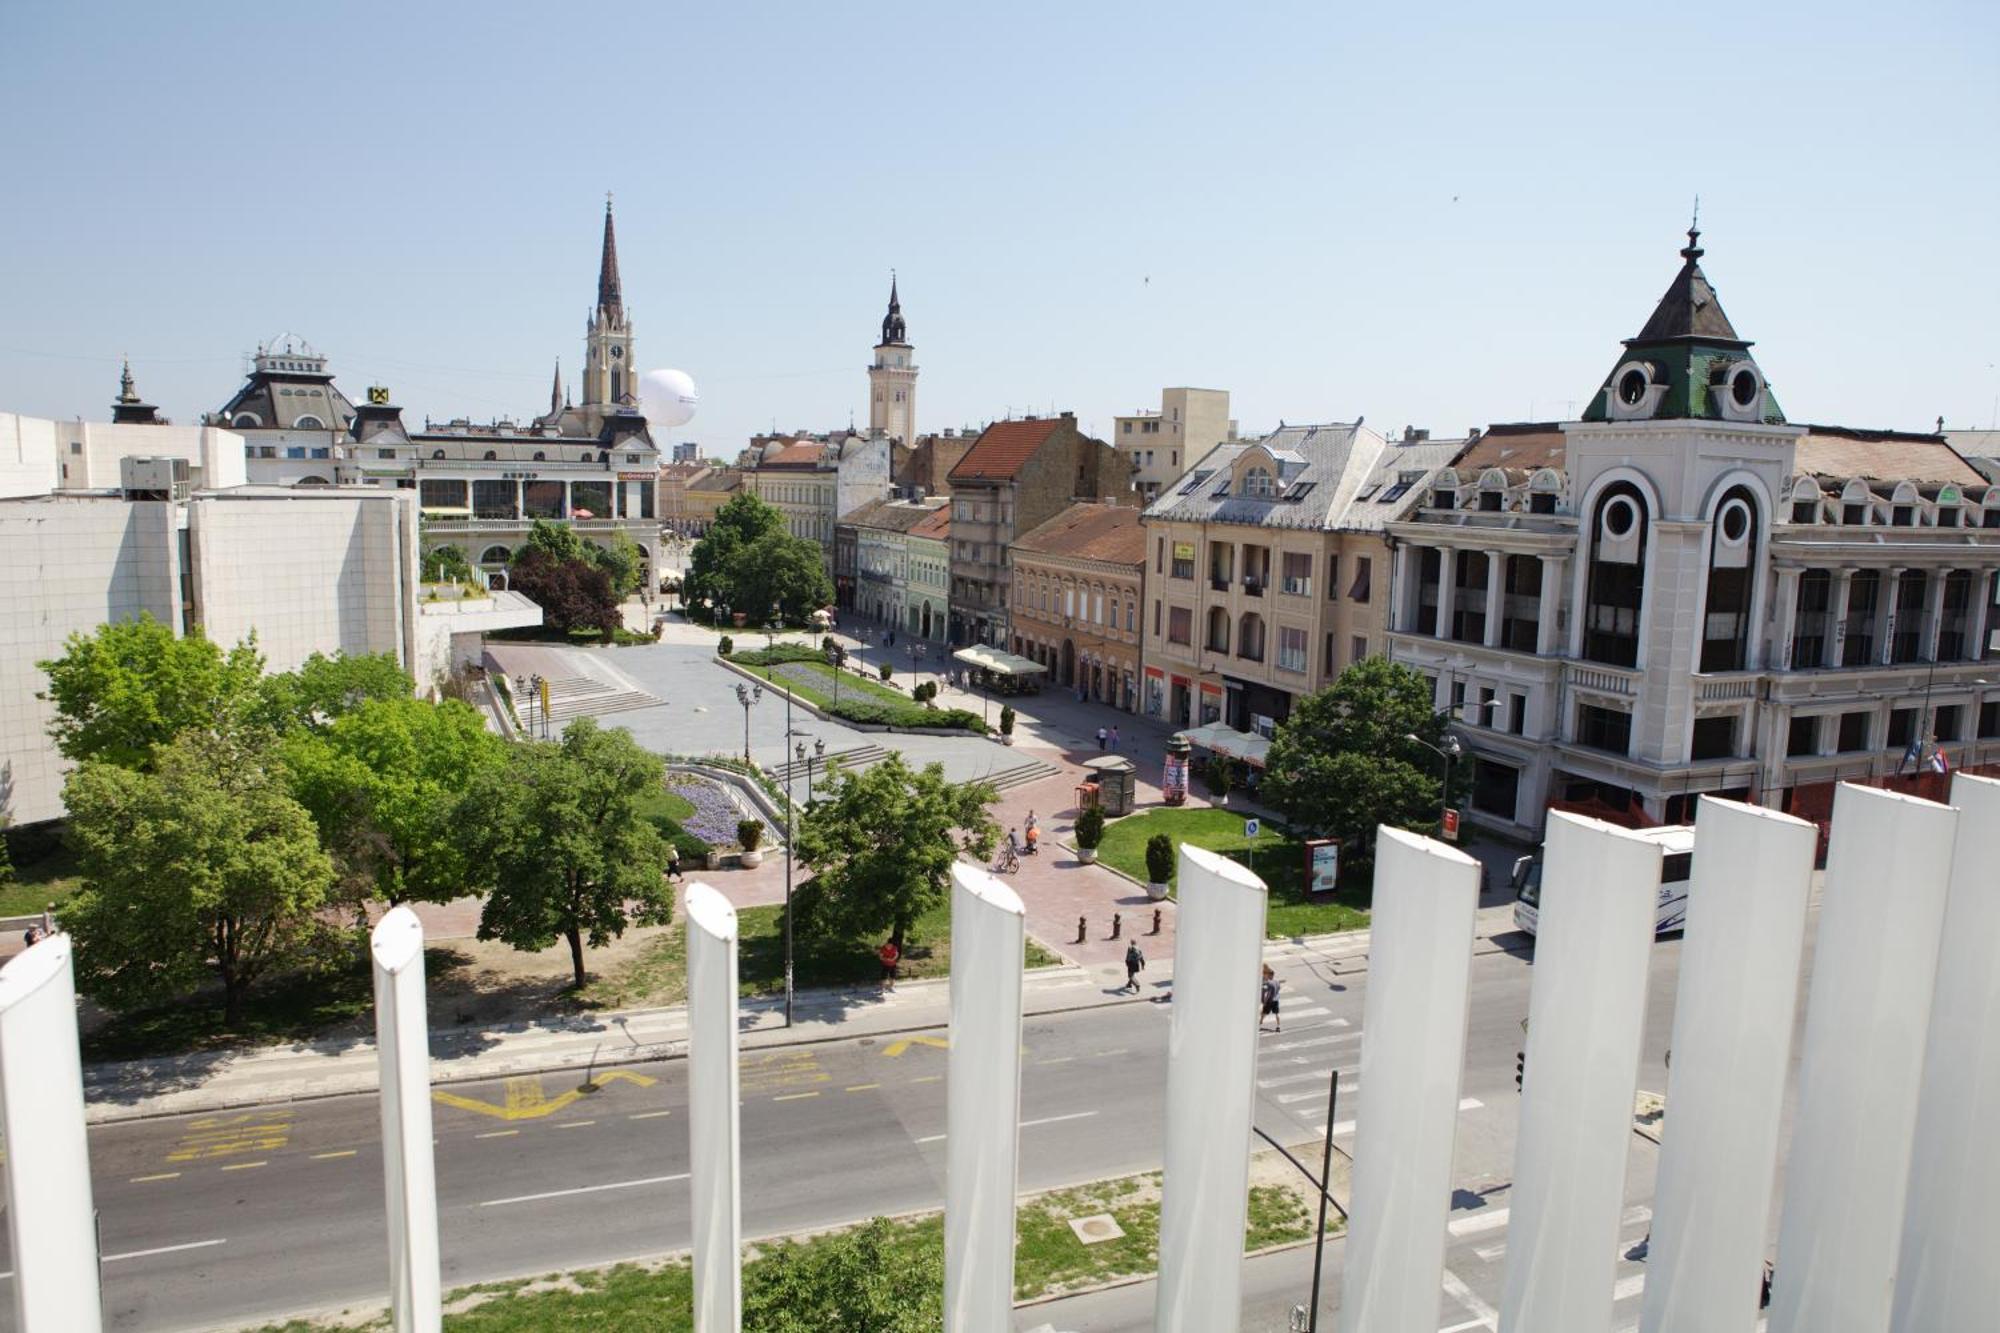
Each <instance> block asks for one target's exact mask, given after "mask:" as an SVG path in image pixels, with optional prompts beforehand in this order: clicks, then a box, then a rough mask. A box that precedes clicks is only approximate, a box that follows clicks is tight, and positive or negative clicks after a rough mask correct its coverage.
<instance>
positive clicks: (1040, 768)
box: [986, 759, 1062, 791]
mask: <svg viewBox="0 0 2000 1333" xmlns="http://www.w3.org/2000/svg"><path fill="white" fill-rule="evenodd" d="M1061 771H1062V770H1061V769H1059V768H1057V767H1056V766H1055V765H1054V764H1048V763H1043V762H1042V761H1041V760H1039V759H1027V760H1023V761H1022V762H1021V763H1018V764H1015V765H1014V766H1013V767H1012V768H1003V769H1001V770H1000V771H998V772H997V773H995V774H993V775H992V776H991V777H989V778H987V779H986V781H987V782H989V783H991V784H992V785H993V789H994V790H995V791H1009V790H1011V789H1012V788H1015V787H1025V786H1027V785H1028V784H1029V783H1030V782H1040V781H1041V780H1042V779H1043V778H1047V777H1054V776H1055V775H1056V774H1057V773H1060V772H1061Z"/></svg>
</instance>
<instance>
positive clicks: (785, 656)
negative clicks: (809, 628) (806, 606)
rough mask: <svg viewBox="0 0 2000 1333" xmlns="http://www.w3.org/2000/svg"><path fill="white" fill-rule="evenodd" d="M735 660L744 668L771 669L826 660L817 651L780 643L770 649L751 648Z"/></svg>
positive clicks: (738, 655) (737, 655)
mask: <svg viewBox="0 0 2000 1333" xmlns="http://www.w3.org/2000/svg"><path fill="white" fill-rule="evenodd" d="M736 660H737V661H738V662H741V663H742V664H743V665H744V666H757V667H772V666H779V665H782V664H783V663H786V662H824V661H825V660H826V658H825V657H824V656H822V655H821V654H820V652H819V651H818V650H817V649H813V648H802V647H800V646H799V645H798V644H795V643H781V644H777V645H774V646H773V647H770V648H753V649H751V650H750V651H749V652H747V653H738V654H736Z"/></svg>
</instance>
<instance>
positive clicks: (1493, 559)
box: [1486, 551, 1507, 648]
mask: <svg viewBox="0 0 2000 1333" xmlns="http://www.w3.org/2000/svg"><path fill="white" fill-rule="evenodd" d="M1506 580H1507V553H1506V552H1505V551H1488V552H1487V553H1486V646H1487V647H1488V648H1497V647H1499V646H1500V615H1501V611H1502V610H1503V609H1504V603H1503V602H1502V600H1501V599H1502V597H1503V596H1504V595H1505V593H1506V591H1507V581H1506Z"/></svg>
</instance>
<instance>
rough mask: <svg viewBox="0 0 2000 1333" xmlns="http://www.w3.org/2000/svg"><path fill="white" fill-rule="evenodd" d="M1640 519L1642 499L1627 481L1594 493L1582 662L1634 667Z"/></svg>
mask: <svg viewBox="0 0 2000 1333" xmlns="http://www.w3.org/2000/svg"><path fill="white" fill-rule="evenodd" d="M1646 523H1647V516H1646V498H1645V496H1643V495H1641V494H1640V492H1639V488H1638V487H1637V486H1634V485H1633V484H1632V483H1631V482H1629V481H1621V482H1614V483H1613V484H1612V485H1610V486H1607V487H1605V489H1604V492H1603V494H1601V495H1599V496H1598V497H1597V506H1596V508H1595V509H1594V510H1593V511H1592V512H1591V515H1590V581H1589V584H1588V587H1587V589H1586V592H1585V598H1584V613H1583V615H1584V618H1583V655H1584V657H1585V659H1586V660H1588V661H1592V662H1608V663H1610V664H1611V665H1612V666H1622V667H1632V666H1637V665H1639V616H1640V612H1641V611H1642V609H1643V608H1644V606H1645V601H1646Z"/></svg>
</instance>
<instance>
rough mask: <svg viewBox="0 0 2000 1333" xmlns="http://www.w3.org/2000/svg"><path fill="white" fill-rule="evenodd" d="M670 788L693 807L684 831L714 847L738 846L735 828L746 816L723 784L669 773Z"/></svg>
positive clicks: (697, 777)
mask: <svg viewBox="0 0 2000 1333" xmlns="http://www.w3.org/2000/svg"><path fill="white" fill-rule="evenodd" d="M667 789H668V790H669V791H671V792H673V794H674V795H676V796H678V797H680V798H681V799H682V800H684V801H686V802H687V803H688V804H689V805H692V806H693V807H694V813H693V814H691V815H689V816H688V817H687V818H685V819H683V820H681V821H680V823H681V827H682V828H684V829H686V830H687V831H688V832H689V833H692V834H694V835H695V837H697V838H700V839H701V840H702V841H703V842H706V843H708V844H709V845H710V846H712V847H717V848H724V849H726V848H731V847H734V846H736V845H737V842H736V825H737V822H738V821H739V820H741V819H743V818H744V817H745V816H744V813H743V809H742V807H741V806H740V805H738V804H737V802H736V799H735V798H734V797H733V796H731V795H730V793H729V792H728V791H727V790H725V789H724V788H723V786H722V784H721V783H718V782H715V781H713V780H711V779H709V778H704V777H700V776H697V775H695V774H693V773H668V774H667ZM765 836H766V837H769V836H770V834H769V833H768V832H767V833H766V835H765Z"/></svg>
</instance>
